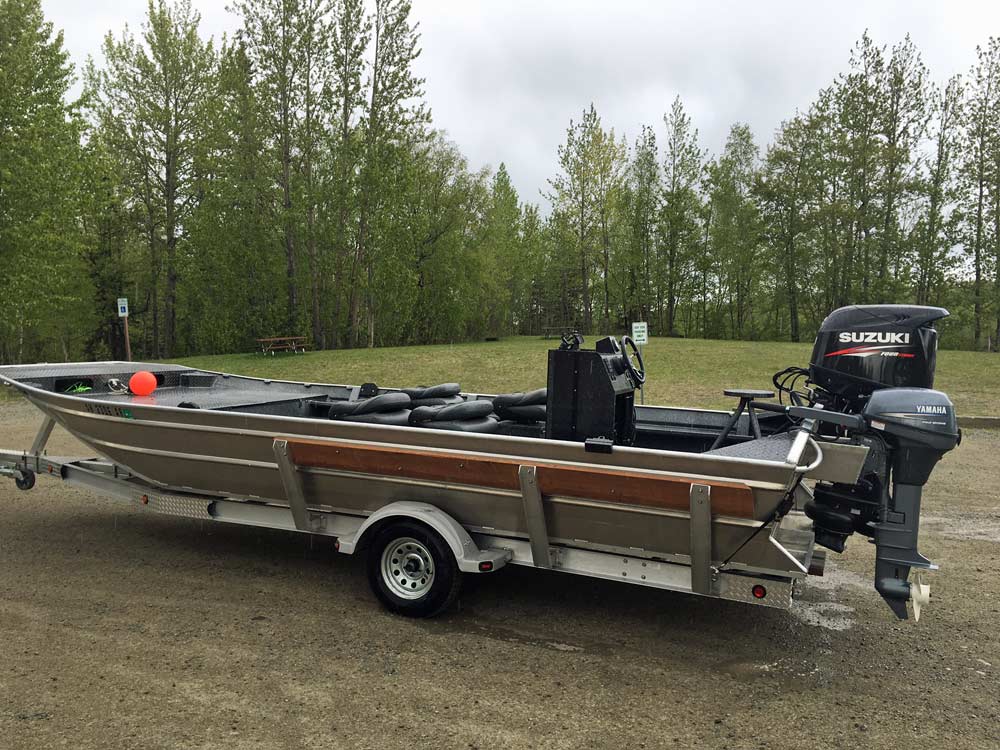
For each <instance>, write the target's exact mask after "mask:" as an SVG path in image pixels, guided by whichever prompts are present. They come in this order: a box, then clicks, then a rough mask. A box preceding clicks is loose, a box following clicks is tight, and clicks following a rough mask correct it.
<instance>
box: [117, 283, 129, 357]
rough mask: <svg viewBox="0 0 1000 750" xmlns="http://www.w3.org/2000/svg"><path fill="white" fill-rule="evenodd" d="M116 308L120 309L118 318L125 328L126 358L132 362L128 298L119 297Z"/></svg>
mask: <svg viewBox="0 0 1000 750" xmlns="http://www.w3.org/2000/svg"><path fill="white" fill-rule="evenodd" d="M116 308H117V309H118V317H119V318H121V319H122V325H123V326H124V327H125V357H126V358H127V359H128V361H129V362H131V361H132V342H131V341H129V337H128V297H119V298H118V303H117V305H116Z"/></svg>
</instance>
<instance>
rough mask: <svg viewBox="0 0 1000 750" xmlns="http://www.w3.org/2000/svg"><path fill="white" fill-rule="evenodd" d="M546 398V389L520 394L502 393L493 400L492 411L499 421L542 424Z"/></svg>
mask: <svg viewBox="0 0 1000 750" xmlns="http://www.w3.org/2000/svg"><path fill="white" fill-rule="evenodd" d="M547 398H548V389H547V388H539V389H537V390H534V391H524V392H521V393H504V394H501V395H499V396H496V397H495V398H494V399H493V409H494V411H496V413H497V416H499V417H500V419H510V420H513V421H515V422H544V421H545V402H546V399H547Z"/></svg>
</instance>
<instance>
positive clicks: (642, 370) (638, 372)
mask: <svg viewBox="0 0 1000 750" xmlns="http://www.w3.org/2000/svg"><path fill="white" fill-rule="evenodd" d="M629 349H631V350H632V352H631V353H629ZM632 354H634V355H635V358H636V359H637V360H639V366H638V367H636V366H635V365H634V364H633V363H632ZM622 364H624V365H625V369H626V370H627V371H628V374H629V375H631V376H632V379H633V380H634V381H635V382H636V385H639V386H641V385H642V384H643V383H645V382H646V363H645V362H643V361H642V353H641V352H640V351H639V347H638V346H636V345H635V342H634V341H633V340H632V337H631V336H622Z"/></svg>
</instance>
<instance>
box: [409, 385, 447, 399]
mask: <svg viewBox="0 0 1000 750" xmlns="http://www.w3.org/2000/svg"><path fill="white" fill-rule="evenodd" d="M461 392H462V387H461V386H460V385H459V384H458V383H441V384H439V385H420V386H417V387H416V388H404V389H403V393H405V394H406V395H407V396H409V397H410V398H411V399H413V400H414V401H419V400H423V399H429V398H442V399H444V398H452V397H454V396H457V395H458V394H459V393H461Z"/></svg>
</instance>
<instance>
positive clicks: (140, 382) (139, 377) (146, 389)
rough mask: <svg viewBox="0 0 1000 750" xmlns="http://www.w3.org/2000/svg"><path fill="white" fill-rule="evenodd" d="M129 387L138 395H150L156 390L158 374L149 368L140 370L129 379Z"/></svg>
mask: <svg viewBox="0 0 1000 750" xmlns="http://www.w3.org/2000/svg"><path fill="white" fill-rule="evenodd" d="M128 389H129V390H130V391H132V393H134V394H135V395H136V396H148V395H149V394H150V393H152V392H153V391H155V390H156V376H155V375H154V374H153V373H151V372H149V371H148V370H139V372H137V373H136V374H135V375H133V376H132V377H130V378H129V379H128Z"/></svg>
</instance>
